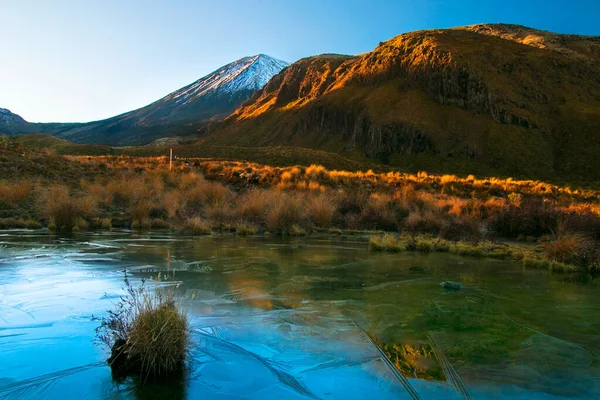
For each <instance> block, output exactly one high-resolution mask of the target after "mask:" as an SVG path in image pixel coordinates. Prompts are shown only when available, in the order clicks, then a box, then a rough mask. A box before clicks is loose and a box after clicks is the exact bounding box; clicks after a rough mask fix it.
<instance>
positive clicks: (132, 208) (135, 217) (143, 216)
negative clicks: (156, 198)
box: [127, 198, 154, 228]
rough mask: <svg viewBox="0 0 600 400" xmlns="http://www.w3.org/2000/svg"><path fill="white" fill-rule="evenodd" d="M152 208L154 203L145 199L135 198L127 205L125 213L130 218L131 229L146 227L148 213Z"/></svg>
mask: <svg viewBox="0 0 600 400" xmlns="http://www.w3.org/2000/svg"><path fill="white" fill-rule="evenodd" d="M153 207H154V203H153V202H152V200H151V199H147V198H136V199H134V200H133V201H131V203H130V204H129V207H128V208H127V213H128V215H129V217H130V218H131V226H132V227H133V228H142V227H144V228H145V227H148V223H147V221H148V220H149V216H150V211H152V208H153Z"/></svg>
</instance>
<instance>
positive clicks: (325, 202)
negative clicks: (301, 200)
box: [306, 194, 336, 228]
mask: <svg viewBox="0 0 600 400" xmlns="http://www.w3.org/2000/svg"><path fill="white" fill-rule="evenodd" d="M306 209H307V210H308V215H309V217H310V219H311V221H312V222H313V223H314V224H315V225H316V226H318V227H319V228H328V227H330V226H331V223H332V222H333V218H334V216H335V212H336V205H335V203H334V201H333V199H332V198H331V197H330V196H327V195H325V194H322V195H319V196H311V197H309V198H308V200H307V202H306Z"/></svg>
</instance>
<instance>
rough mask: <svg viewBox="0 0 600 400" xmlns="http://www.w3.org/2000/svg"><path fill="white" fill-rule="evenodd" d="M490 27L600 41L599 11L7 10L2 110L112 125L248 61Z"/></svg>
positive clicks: (46, 4)
mask: <svg viewBox="0 0 600 400" xmlns="http://www.w3.org/2000/svg"><path fill="white" fill-rule="evenodd" d="M481 22H506V23H516V24H522V25H527V26H531V27H534V28H539V29H546V30H551V31H555V32H561V33H578V34H587V35H600V0H570V1H566V0H519V1H515V0H505V1H488V0H455V1H450V0H395V1H393V0H388V1H384V0H362V1H356V0H320V1H319V0H293V1H292V0H223V1H207V0H164V1H163V0H37V1H35V0H0V55H1V58H0V107H4V108H8V109H10V110H11V111H13V112H15V113H17V114H19V115H21V116H22V117H24V118H25V119H27V120H29V121H32V122H37V121H42V122H49V121H90V120H94V119H102V118H107V117H110V116H113V115H116V114H120V113H122V112H126V111H129V110H132V109H135V108H139V107H141V106H144V105H146V104H148V103H150V102H152V101H154V100H157V99H158V98H160V97H162V96H164V95H166V94H167V93H169V92H171V91H173V90H176V89H178V88H180V87H182V86H184V85H186V84H188V83H191V82H193V81H194V80H196V79H198V78H200V77H202V76H204V75H206V74H208V73H209V72H211V71H213V70H215V69H216V68H218V67H220V66H222V65H224V64H226V63H228V62H231V61H234V60H236V59H239V58H241V57H243V56H247V55H254V54H258V53H265V54H268V55H271V56H273V57H276V58H280V59H283V60H286V61H289V62H293V61H295V60H297V59H299V58H302V57H306V56H310V55H315V54H320V53H345V54H358V53H364V52H367V51H369V50H371V49H373V48H374V47H375V46H376V45H377V43H378V42H380V41H384V40H387V39H389V38H391V37H393V36H396V35H399V34H401V33H404V32H408V31H412V30H417V29H429V28H446V27H452V26H460V25H470V24H475V23H481Z"/></svg>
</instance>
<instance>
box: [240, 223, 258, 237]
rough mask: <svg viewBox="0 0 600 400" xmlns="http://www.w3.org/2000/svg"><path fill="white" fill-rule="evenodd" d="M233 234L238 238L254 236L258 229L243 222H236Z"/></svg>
mask: <svg viewBox="0 0 600 400" xmlns="http://www.w3.org/2000/svg"><path fill="white" fill-rule="evenodd" d="M235 233H236V234H237V235H240V236H247V235H256V233H258V227H257V226H256V225H252V224H247V223H245V222H238V223H237V224H236V225H235Z"/></svg>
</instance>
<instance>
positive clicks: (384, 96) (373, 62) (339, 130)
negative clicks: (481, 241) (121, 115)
mask: <svg viewBox="0 0 600 400" xmlns="http://www.w3.org/2000/svg"><path fill="white" fill-rule="evenodd" d="M599 44H600V38H598V37H582V36H576V35H558V34H553V33H550V32H543V31H537V30H533V29H530V28H525V27H519V26H514V25H477V26H472V27H465V28H457V29H450V30H433V31H419V32H412V33H408V34H404V35H400V36H398V37H395V38H393V39H391V40H389V41H387V42H383V43H380V45H379V46H378V47H377V48H376V49H375V50H373V51H372V52H370V53H366V54H364V55H361V56H358V57H347V56H332V55H329V56H317V57H311V58H307V59H303V60H300V61H299V62H297V63H295V64H293V65H291V66H290V67H289V68H287V69H286V71H284V72H283V73H281V74H279V75H277V76H276V77H274V78H273V79H272V80H271V81H270V82H269V83H268V84H267V85H266V86H265V88H264V89H263V90H262V91H261V92H260V93H259V94H256V95H255V96H254V97H253V98H252V99H250V100H249V101H248V102H246V103H245V104H244V105H243V106H242V107H240V108H239V109H238V110H237V111H236V112H235V113H234V114H233V115H232V116H231V117H229V118H228V120H227V121H226V123H225V124H224V125H223V127H222V128H221V129H218V130H217V132H216V133H215V134H214V135H209V136H208V137H207V138H206V139H204V141H205V143H211V142H219V141H221V142H223V141H225V140H235V141H236V142H237V143H240V142H241V143H240V144H243V142H244V141H245V140H247V141H249V143H248V144H250V143H261V144H264V145H270V144H295V145H302V146H309V147H325V148H327V146H330V147H329V148H328V150H335V149H336V146H337V150H338V151H342V149H341V148H340V143H343V146H342V147H343V148H344V149H346V150H349V149H354V148H359V149H360V150H361V151H363V152H364V154H366V155H367V156H368V157H371V158H377V159H380V160H383V161H389V160H392V161H394V160H395V161H396V162H398V160H400V163H401V164H402V162H404V161H406V160H409V159H411V158H413V159H414V157H415V156H419V155H421V154H422V155H426V156H427V157H433V158H434V159H439V160H440V162H442V163H444V162H447V161H448V159H452V160H453V161H452V163H454V164H456V163H457V162H458V163H460V162H461V161H460V160H462V161H465V162H466V163H470V162H471V161H474V162H476V163H479V164H481V165H485V166H486V168H487V167H489V168H492V169H495V170H499V172H501V173H511V174H514V173H523V172H525V173H526V174H528V175H535V176H537V177H540V176H541V177H551V176H556V175H557V174H569V175H575V176H577V177H581V178H588V176H587V175H588V174H590V173H592V174H595V176H596V177H600V168H598V171H599V172H596V173H594V171H593V167H590V166H596V165H597V166H599V167H600V164H597V161H595V157H591V153H590V151H589V149H590V148H591V147H593V148H594V149H596V150H600V147H599V146H600V144H599V145H596V144H594V143H600V59H599V58H598V55H599V54H600V53H599V52H598V48H599V47H598V46H599ZM241 131H244V132H246V133H248V132H250V134H246V135H244V137H241V135H238V133H239V132H241ZM217 136H218V138H217ZM597 147H598V148H597ZM405 156H406V157H405ZM411 162H412V161H411ZM465 165H466V164H465ZM471 165H472V164H469V166H471ZM465 169H466V167H465Z"/></svg>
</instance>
